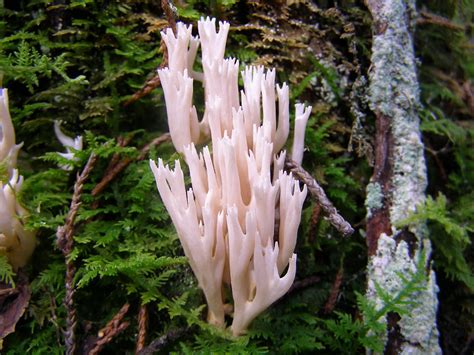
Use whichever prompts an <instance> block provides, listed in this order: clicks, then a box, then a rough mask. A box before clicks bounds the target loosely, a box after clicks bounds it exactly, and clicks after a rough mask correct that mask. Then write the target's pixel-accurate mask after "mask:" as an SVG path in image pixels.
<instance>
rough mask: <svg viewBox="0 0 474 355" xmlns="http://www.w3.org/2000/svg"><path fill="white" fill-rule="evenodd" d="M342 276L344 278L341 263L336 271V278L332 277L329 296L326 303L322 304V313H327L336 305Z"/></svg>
mask: <svg viewBox="0 0 474 355" xmlns="http://www.w3.org/2000/svg"><path fill="white" fill-rule="evenodd" d="M343 278H344V266H343V265H341V267H340V268H339V270H338V271H337V274H336V278H335V279H334V283H333V284H332V287H331V292H330V293H329V297H328V299H327V301H326V304H325V305H324V309H323V310H324V313H326V314H329V313H331V312H332V311H333V310H334V308H335V307H336V303H337V297H338V296H339V292H340V290H341V285H342V280H343Z"/></svg>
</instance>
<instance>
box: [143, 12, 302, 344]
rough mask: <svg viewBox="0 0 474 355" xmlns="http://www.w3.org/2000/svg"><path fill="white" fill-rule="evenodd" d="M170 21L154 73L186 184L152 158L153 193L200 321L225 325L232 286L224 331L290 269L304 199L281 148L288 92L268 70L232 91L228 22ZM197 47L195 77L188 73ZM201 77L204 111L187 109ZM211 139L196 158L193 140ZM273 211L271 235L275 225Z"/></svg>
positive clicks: (258, 308) (266, 301) (257, 70)
mask: <svg viewBox="0 0 474 355" xmlns="http://www.w3.org/2000/svg"><path fill="white" fill-rule="evenodd" d="M191 29H192V28H191V26H185V25H184V24H183V23H178V24H177V33H176V35H175V34H174V33H173V32H172V31H171V30H170V29H168V30H167V31H165V32H162V37H163V40H164V41H165V43H166V45H167V47H168V63H169V67H168V68H165V69H160V70H159V71H158V73H159V76H160V79H161V83H162V85H163V91H164V95H165V100H166V108H167V113H168V123H169V129H170V135H171V139H172V141H173V144H174V146H175V148H176V150H177V151H178V152H182V153H183V154H184V159H185V161H186V164H187V165H188V167H189V173H190V176H191V188H190V189H188V190H186V186H185V182H184V174H183V171H182V169H181V166H180V162H179V161H176V162H175V167H174V169H171V168H169V167H168V166H164V164H163V162H162V160H161V159H160V160H159V161H158V165H157V164H156V163H155V162H154V161H150V166H151V169H152V171H153V173H154V175H155V179H156V184H157V187H158V191H159V193H160V195H161V197H162V200H163V202H164V204H165V206H166V208H167V210H168V212H169V214H170V216H171V219H172V221H173V223H174V225H175V227H176V230H177V232H178V236H179V238H180V241H181V244H182V246H183V249H184V252H185V254H186V256H187V257H188V259H189V263H190V265H191V268H192V270H193V272H194V274H195V275H196V277H197V279H198V282H199V286H200V287H201V288H202V290H203V292H204V295H205V297H206V300H207V304H208V321H209V322H210V323H212V324H215V325H217V326H220V327H224V326H225V323H224V315H225V309H228V307H225V303H226V300H224V299H223V287H225V285H228V286H230V288H231V290H232V297H233V301H234V310H233V323H232V326H231V329H232V333H233V334H234V335H239V334H242V333H243V332H245V330H246V329H247V327H248V326H249V324H250V322H251V321H252V320H253V319H254V318H255V317H256V316H257V315H258V314H259V313H261V312H262V311H263V310H265V309H266V308H267V307H268V306H269V305H271V304H272V303H273V302H275V301H276V300H277V299H279V298H280V297H281V296H283V295H284V294H285V293H286V292H287V291H288V289H289V288H290V286H291V284H292V283H293V281H294V278H295V273H296V254H294V253H293V251H294V248H295V245H296V237H297V230H298V226H299V223H300V219H301V210H302V206H303V202H304V200H305V197H306V194H307V188H306V186H303V187H300V185H299V182H298V181H297V180H295V178H294V177H293V175H292V173H289V174H288V173H286V172H285V171H284V170H283V168H284V164H285V156H286V152H285V151H282V152H280V150H281V149H282V147H283V146H284V145H285V143H286V140H287V138H288V135H289V130H290V129H289V112H290V110H289V90H288V86H287V85H286V84H283V85H281V86H279V85H276V84H275V71H274V70H267V71H265V70H264V68H263V67H247V68H245V70H244V71H242V73H241V74H242V78H243V83H244V87H243V90H241V91H240V95H239V86H238V74H239V62H238V61H237V60H235V59H232V58H229V59H224V51H225V43H226V39H227V34H228V31H229V24H228V23H226V22H220V23H219V30H217V29H216V24H215V19H212V20H211V19H209V18H208V19H206V20H204V19H202V20H201V21H199V22H198V32H199V37H193V36H192V35H191ZM199 45H201V52H202V67H203V73H198V72H195V71H194V70H193V63H194V59H195V57H196V54H197V51H198V46H199ZM195 80H197V81H201V82H202V83H203V85H204V91H205V111H204V115H203V117H202V118H201V119H199V117H198V115H197V111H196V108H195V106H193V103H192V96H193V83H194V81H195ZM310 113H311V107H305V106H304V105H297V107H296V128H295V139H294V143H293V151H292V156H293V157H294V159H298V160H299V162H298V163H301V160H302V156H303V142H304V131H305V126H306V122H307V120H308V117H309V115H310ZM209 140H210V141H211V142H212V153H211V149H210V148H209V147H208V146H205V147H204V148H203V149H202V150H201V151H199V152H198V150H197V149H196V146H195V145H196V144H198V143H202V142H206V141H209ZM277 210H278V211H279V212H278V213H279V216H278V218H279V220H280V223H279V226H280V227H279V230H278V231H277V233H275V220H276V219H277V212H276V211H277Z"/></svg>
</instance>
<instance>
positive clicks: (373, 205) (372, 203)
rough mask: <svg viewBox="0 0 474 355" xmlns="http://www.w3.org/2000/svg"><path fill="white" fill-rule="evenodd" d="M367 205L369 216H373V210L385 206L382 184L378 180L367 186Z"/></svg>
mask: <svg viewBox="0 0 474 355" xmlns="http://www.w3.org/2000/svg"><path fill="white" fill-rule="evenodd" d="M366 191H367V196H366V198H365V207H366V208H367V218H370V217H371V216H372V212H374V211H376V210H378V209H380V208H382V207H383V193H382V186H380V184H379V183H378V182H371V183H369V184H368V185H367V188H366Z"/></svg>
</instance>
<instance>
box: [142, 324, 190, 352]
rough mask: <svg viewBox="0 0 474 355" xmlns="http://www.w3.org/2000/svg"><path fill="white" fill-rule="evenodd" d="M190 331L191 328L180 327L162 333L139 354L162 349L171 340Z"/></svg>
mask: <svg viewBox="0 0 474 355" xmlns="http://www.w3.org/2000/svg"><path fill="white" fill-rule="evenodd" d="M187 332H189V328H178V329H174V330H170V331H169V332H168V333H166V334H164V335H162V336H161V337H159V338H157V339H155V340H153V341H152V342H151V343H150V345H148V346H147V347H146V348H143V349H142V350H141V351H140V352H139V353H138V355H151V354H154V353H156V352H158V351H160V350H161V349H163V348H164V347H165V346H166V345H168V344H169V343H170V342H172V341H175V340H177V339H179V338H180V337H181V336H183V335H184V334H186V333H187Z"/></svg>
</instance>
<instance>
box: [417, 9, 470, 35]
mask: <svg viewBox="0 0 474 355" xmlns="http://www.w3.org/2000/svg"><path fill="white" fill-rule="evenodd" d="M419 14H420V17H419V18H418V19H417V20H416V24H417V25H424V24H432V25H437V26H442V27H446V28H449V29H450V30H455V31H464V29H465V27H464V26H462V25H458V24H456V23H454V22H452V21H450V20H449V19H447V18H445V17H442V16H439V15H435V14H432V13H431V12H427V11H420V12H419Z"/></svg>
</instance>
